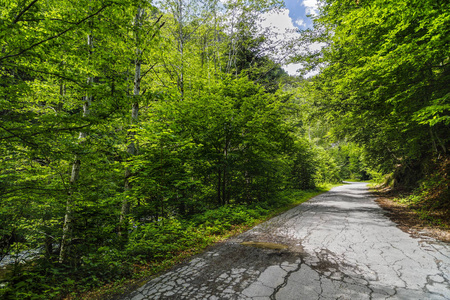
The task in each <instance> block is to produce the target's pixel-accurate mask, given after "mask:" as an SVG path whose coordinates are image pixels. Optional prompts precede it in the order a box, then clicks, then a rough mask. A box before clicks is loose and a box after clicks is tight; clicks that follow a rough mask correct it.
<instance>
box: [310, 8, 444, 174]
mask: <svg viewBox="0 0 450 300" xmlns="http://www.w3.org/2000/svg"><path fill="white" fill-rule="evenodd" d="M323 4H324V5H323V7H322V9H321V15H320V16H319V17H318V18H317V19H316V29H317V35H316V37H317V36H318V38H317V39H316V41H327V43H328V44H327V46H326V47H325V48H324V49H323V50H322V55H320V56H316V57H314V58H312V59H313V61H314V64H316V63H321V64H322V66H323V68H322V72H321V74H319V75H318V76H317V77H316V78H315V79H314V81H313V83H312V86H313V88H314V90H315V92H314V102H315V103H316V104H317V105H318V107H319V109H320V110H321V111H326V115H327V116H328V118H329V119H330V120H332V121H333V127H334V128H335V129H334V132H335V134H336V135H337V136H338V137H340V138H341V139H343V138H344V137H345V138H346V139H347V140H350V141H353V142H356V143H358V144H359V145H364V149H365V151H366V152H367V154H368V155H367V158H369V159H370V161H371V162H372V163H375V164H376V165H378V166H379V167H380V170H381V171H382V172H385V173H387V172H391V171H392V170H393V169H394V168H395V166H396V165H399V164H401V165H405V164H414V161H415V160H419V161H420V160H422V161H426V159H424V158H425V157H429V156H434V157H437V156H439V153H444V152H445V151H446V149H448V144H449V142H450V141H449V138H448V137H449V136H450V132H449V127H448V117H449V113H450V111H449V110H448V105H449V102H448V100H449V97H448V95H449V94H450V90H449V85H448V82H449V79H450V77H449V76H450V72H449V64H448V57H449V48H448V45H447V44H448V41H447V38H446V36H448V35H449V27H448V26H446V25H444V24H446V23H448V21H449V20H450V19H449V18H450V14H449V6H448V3H447V2H438V3H436V2H434V1H403V2H395V3H394V2H386V1H381V0H380V1H356V2H355V1H347V0H342V1H341V0H336V1H324V3H323Z"/></svg>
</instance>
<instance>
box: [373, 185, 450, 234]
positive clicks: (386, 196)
mask: <svg viewBox="0 0 450 300" xmlns="http://www.w3.org/2000/svg"><path fill="white" fill-rule="evenodd" d="M373 193H374V194H375V195H376V196H377V199H376V200H375V201H376V202H377V203H378V205H380V206H381V207H382V208H383V209H384V210H386V211H387V215H388V216H389V218H390V219H391V220H392V221H393V222H395V223H396V224H397V226H398V227H399V228H400V229H401V230H403V231H404V232H407V233H409V234H411V235H412V236H415V237H420V236H429V237H432V238H434V239H436V240H439V241H443V242H447V243H450V220H447V223H448V224H442V225H441V226H438V225H434V224H432V223H431V222H430V221H428V220H426V219H423V218H421V217H420V214H419V213H418V212H416V211H415V210H413V209H412V208H410V207H408V206H407V205H405V204H401V203H398V202H395V201H393V199H394V198H396V197H397V196H398V193H396V192H395V191H392V190H389V189H377V190H373ZM436 213H437V214H439V212H436Z"/></svg>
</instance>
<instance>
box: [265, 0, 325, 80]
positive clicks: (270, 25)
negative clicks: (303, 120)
mask: <svg viewBox="0 0 450 300" xmlns="http://www.w3.org/2000/svg"><path fill="white" fill-rule="evenodd" d="M305 2H308V3H307V4H309V5H313V4H314V3H316V2H315V1H314V0H305ZM311 7H312V6H311ZM315 7H317V6H315ZM261 19H262V21H261V22H260V26H261V30H262V32H264V31H266V32H265V35H266V37H267V39H268V40H267V42H266V44H267V45H266V47H267V48H268V49H269V51H268V52H267V54H269V55H270V56H271V57H272V58H273V59H274V60H275V61H277V62H279V63H280V64H282V65H283V69H284V70H285V71H286V72H287V73H288V74H289V75H299V73H298V72H297V70H299V69H303V67H304V66H302V64H301V63H291V64H285V63H286V62H287V61H288V60H289V59H290V58H292V57H294V56H295V55H297V54H299V53H305V52H309V51H317V50H320V49H321V48H322V47H323V46H324V45H325V44H323V43H314V44H311V45H305V44H302V43H298V41H299V40H300V37H301V35H300V32H299V31H298V27H297V26H296V25H298V26H302V25H303V26H304V25H306V24H305V22H304V21H303V20H302V19H298V20H296V21H295V22H293V21H292V19H291V18H290V17H289V10H288V9H279V10H275V11H271V12H267V13H264V14H263V15H262V18H261ZM294 23H295V24H296V25H294ZM262 32H261V33H262ZM317 73H318V71H311V72H309V73H307V74H305V75H304V77H306V78H308V77H311V76H314V75H316V74H317Z"/></svg>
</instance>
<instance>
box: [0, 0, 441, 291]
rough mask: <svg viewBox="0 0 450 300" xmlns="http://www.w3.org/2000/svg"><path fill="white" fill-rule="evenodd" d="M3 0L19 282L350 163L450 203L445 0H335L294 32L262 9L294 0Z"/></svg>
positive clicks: (124, 251)
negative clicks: (294, 69) (279, 30)
mask: <svg viewBox="0 0 450 300" xmlns="http://www.w3.org/2000/svg"><path fill="white" fill-rule="evenodd" d="M0 3H1V7H2V9H1V11H0V48H1V53H0V297H2V298H4V299H78V298H79V297H81V296H80V295H81V294H83V293H87V292H89V291H91V290H95V289H98V288H101V287H103V286H105V285H109V286H110V287H111V286H112V287H114V286H116V285H118V284H120V283H121V282H125V281H126V280H130V279H133V278H138V277H139V276H141V277H142V276H148V275H149V274H154V273H155V272H158V271H160V270H161V269H163V268H165V267H167V266H169V265H170V264H173V263H175V262H176V261H177V259H179V258H182V257H186V256H187V255H190V254H193V253H197V252H198V251H200V250H201V249H203V248H204V247H206V246H207V245H209V244H211V243H212V242H214V241H217V240H220V239H222V238H224V237H226V236H229V235H230V234H233V232H239V231H242V230H244V229H245V228H248V226H252V225H254V224H256V223H257V222H259V221H260V220H263V219H264V218H267V217H268V216H271V215H273V213H274V212H276V211H277V210H279V209H283V208H285V207H289V206H290V205H293V204H295V203H296V202H298V201H300V200H299V199H303V198H305V197H306V198H307V197H311V196H312V195H315V194H317V193H320V192H322V191H324V190H326V188H327V185H329V184H337V183H341V182H342V181H343V180H355V181H356V180H358V181H368V180H371V181H373V182H378V183H382V182H383V183H384V184H385V185H389V186H391V187H393V188H396V189H399V190H401V191H404V193H405V195H406V196H405V199H404V201H406V202H408V201H409V202H410V203H412V204H415V205H417V203H421V205H422V206H421V207H422V209H423V210H424V211H432V210H441V211H442V212H443V213H444V215H443V216H444V217H445V216H449V215H450V214H449V209H450V201H449V200H450V192H449V188H448V187H449V186H450V179H449V177H448V173H449V171H450V157H449V155H448V151H449V148H450V66H449V62H450V47H449V44H450V40H449V38H450V4H449V3H448V2H447V1H441V0H438V1H435V0H434V1H431V0H408V1H406V0H401V1H396V2H395V3H394V2H389V1H381V0H372V1H366V0H356V1H355V0H322V1H319V14H318V15H317V16H313V18H314V27H313V28H309V29H305V30H299V35H298V38H295V39H292V38H286V39H283V38H282V37H276V38H274V36H275V34H274V33H273V32H270V30H264V29H262V28H261V22H259V20H261V19H262V18H263V16H264V14H265V13H267V12H270V11H274V10H279V9H282V8H283V3H282V2H280V1H277V0H229V1H219V0H159V1H154V2H152V1H150V0H77V1H72V0H45V1H44V0H0ZM314 44H316V45H317V44H320V45H322V46H321V47H320V48H317V47H310V46H311V45H314ZM294 62H295V63H301V64H302V65H303V68H302V69H301V70H299V72H298V75H297V76H290V75H288V74H287V73H286V72H285V71H284V70H283V68H282V66H283V65H285V64H287V63H294ZM311 71H313V74H316V75H314V76H304V75H305V74H308V72H311ZM310 74H311V73H310ZM306 198H305V200H307V199H306ZM301 201H304V200H301ZM445 214H446V215H445ZM438 221H439V220H438ZM27 255H28V256H31V255H32V256H33V257H32V259H26V256H27ZM7 261H10V263H6V262H7ZM139 274H141V275H139ZM142 274H144V275H142Z"/></svg>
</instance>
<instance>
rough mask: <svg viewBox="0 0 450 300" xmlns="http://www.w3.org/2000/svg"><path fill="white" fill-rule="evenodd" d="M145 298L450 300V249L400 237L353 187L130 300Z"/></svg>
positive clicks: (224, 246)
mask: <svg viewBox="0 0 450 300" xmlns="http://www.w3.org/2000/svg"><path fill="white" fill-rule="evenodd" d="M243 242H244V244H242V243H243ZM141 299H189V300H191V299H199V300H200V299H201V300H204V299H208V300H213V299H217V300H219V299H244V300H246V299H255V300H263V299H272V300H273V299H278V300H302V299H305V300H311V299H323V300H326V299H352V300H354V299H405V300H413V299H420V300H422V299H424V300H425V299H427V300H428V299H436V300H438V299H439V300H441V299H450V245H449V244H447V243H443V242H438V241H435V240H434V239H431V238H426V237H422V238H413V237H411V236H410V235H408V234H407V233H405V232H403V231H401V230H400V229H398V228H397V227H396V225H395V224H394V223H393V222H391V221H390V220H389V219H388V218H387V217H386V216H385V215H384V213H383V210H382V209H381V208H380V207H379V206H378V205H377V204H376V203H375V202H374V198H373V197H372V196H371V195H370V194H369V192H368V190H367V187H366V184H364V183H351V184H347V185H343V186H340V187H337V188H334V189H332V190H331V191H329V192H328V193H325V194H322V195H320V196H317V197H315V198H313V199H312V200H310V201H308V202H306V203H304V204H302V205H300V206H298V207H296V208H293V209H291V210H289V211H287V212H286V213H284V214H282V215H280V216H278V217H275V218H273V219H271V220H269V221H267V222H265V223H263V224H261V225H259V226H257V227H255V228H253V229H252V230H250V231H248V232H245V233H244V234H241V235H239V236H237V237H235V238H233V239H230V240H227V241H226V242H224V243H220V244H218V245H216V246H214V247H211V248H209V249H208V251H206V252H205V253H202V254H200V255H197V256H196V257H194V258H193V259H192V260H190V261H188V262H186V263H184V264H182V265H179V266H177V267H175V268H173V269H171V270H170V271H168V272H167V273H165V274H163V275H161V276H160V277H157V278H155V279H153V280H151V281H149V282H148V283H146V284H145V285H143V286H142V287H141V288H139V289H138V290H136V291H134V292H132V293H131V294H129V295H127V296H124V297H123V300H141Z"/></svg>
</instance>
